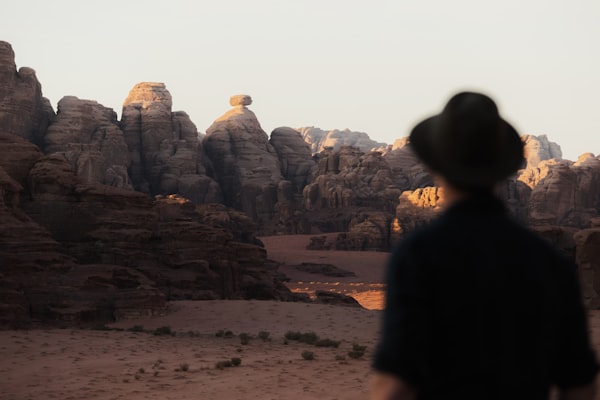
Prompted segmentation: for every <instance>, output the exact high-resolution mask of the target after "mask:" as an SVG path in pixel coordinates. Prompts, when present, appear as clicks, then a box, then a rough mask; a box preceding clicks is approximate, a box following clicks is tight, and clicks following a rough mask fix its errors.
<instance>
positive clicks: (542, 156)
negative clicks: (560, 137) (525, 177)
mask: <svg viewBox="0 0 600 400" xmlns="http://www.w3.org/2000/svg"><path fill="white" fill-rule="evenodd" d="M521 139H522V140H523V144H524V145H525V160H526V168H531V167H537V166H538V165H539V164H540V162H542V161H545V160H551V159H554V160H557V161H560V160H562V150H561V148H560V146H559V145H558V144H556V143H554V142H551V141H550V140H548V137H547V136H546V135H539V136H534V135H523V136H522V137H521Z"/></svg>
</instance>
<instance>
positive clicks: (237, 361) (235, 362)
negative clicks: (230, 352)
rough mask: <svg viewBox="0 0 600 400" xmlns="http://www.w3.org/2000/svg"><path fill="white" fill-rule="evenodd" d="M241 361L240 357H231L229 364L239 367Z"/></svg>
mask: <svg viewBox="0 0 600 400" xmlns="http://www.w3.org/2000/svg"><path fill="white" fill-rule="evenodd" d="M241 363H242V359H241V358H239V357H233V358H232V359H231V365H233V366H234V367H239V366H240V364H241Z"/></svg>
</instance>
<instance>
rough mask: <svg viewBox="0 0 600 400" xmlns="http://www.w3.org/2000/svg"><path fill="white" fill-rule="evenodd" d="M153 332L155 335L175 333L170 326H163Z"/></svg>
mask: <svg viewBox="0 0 600 400" xmlns="http://www.w3.org/2000/svg"><path fill="white" fill-rule="evenodd" d="M152 333H153V334H154V336H169V335H170V336H173V335H174V334H175V332H173V331H172V330H171V327H170V326H161V327H160V328H156V329H155V330H154V332H152Z"/></svg>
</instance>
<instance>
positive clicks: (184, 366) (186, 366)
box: [175, 363, 190, 372]
mask: <svg viewBox="0 0 600 400" xmlns="http://www.w3.org/2000/svg"><path fill="white" fill-rule="evenodd" d="M189 369H190V365H189V364H188V363H181V364H179V367H177V368H175V371H176V372H180V371H188V370H189Z"/></svg>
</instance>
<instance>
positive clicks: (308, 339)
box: [285, 331, 319, 345]
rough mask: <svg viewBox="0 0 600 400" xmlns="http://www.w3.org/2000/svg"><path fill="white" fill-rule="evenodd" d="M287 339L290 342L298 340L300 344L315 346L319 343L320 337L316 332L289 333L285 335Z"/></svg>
mask: <svg viewBox="0 0 600 400" xmlns="http://www.w3.org/2000/svg"><path fill="white" fill-rule="evenodd" d="M285 338H286V339H289V340H297V341H298V342H300V343H306V344H312V345H314V344H315V343H317V342H318V341H319V336H318V335H317V334H316V333H314V332H305V333H301V332H292V331H288V332H286V334H285Z"/></svg>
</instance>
